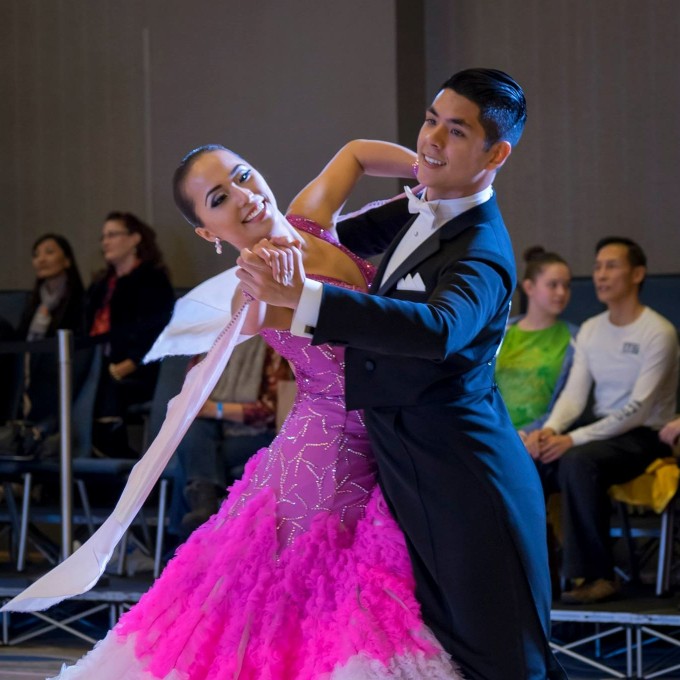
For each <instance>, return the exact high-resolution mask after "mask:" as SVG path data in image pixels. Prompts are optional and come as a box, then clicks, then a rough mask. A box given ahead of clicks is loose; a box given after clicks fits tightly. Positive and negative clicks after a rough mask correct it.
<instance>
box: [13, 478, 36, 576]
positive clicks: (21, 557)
mask: <svg viewBox="0 0 680 680" xmlns="http://www.w3.org/2000/svg"><path fill="white" fill-rule="evenodd" d="M32 486H33V475H31V473H30V472H27V473H26V474H25V475H24V497H23V498H22V499H21V526H20V528H19V554H18V556H17V571H23V570H24V569H25V568H26V543H27V540H28V515H29V512H30V509H31V489H32Z"/></svg>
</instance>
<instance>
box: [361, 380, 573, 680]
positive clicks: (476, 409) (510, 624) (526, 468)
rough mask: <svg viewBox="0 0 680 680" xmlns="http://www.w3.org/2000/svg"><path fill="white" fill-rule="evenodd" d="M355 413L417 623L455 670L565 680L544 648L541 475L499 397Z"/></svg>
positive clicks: (517, 679) (546, 605)
mask: <svg viewBox="0 0 680 680" xmlns="http://www.w3.org/2000/svg"><path fill="white" fill-rule="evenodd" d="M365 415H366V423H367V426H368V431H369V435H370V437H371V441H372V443H373V446H374V451H375V452H376V459H377V461H378V468H379V480H380V484H381V487H382V489H383V492H384V496H385V499H386V501H387V503H388V504H389V506H390V508H391V510H392V512H393V514H394V516H395V518H396V519H397V521H398V522H399V524H400V526H401V528H402V529H403V531H404V534H405V537H406V543H407V546H408V549H409V554H410V557H411V561H412V565H413V571H414V576H415V579H416V596H417V598H418V600H419V602H420V605H421V612H422V616H423V620H424V621H425V623H426V624H427V625H428V626H429V627H430V629H431V630H432V631H433V633H434V634H435V635H436V637H437V638H438V639H439V641H440V642H441V644H442V646H443V647H444V648H445V649H446V650H447V651H448V652H449V653H450V654H451V655H452V657H453V659H454V661H455V662H456V663H457V664H458V665H459V667H460V669H461V671H462V672H463V674H464V675H465V677H466V678H469V679H470V680H545V678H566V675H565V674H564V671H563V670H562V669H561V668H560V666H559V664H558V663H557V661H556V660H555V658H554V656H553V654H552V653H551V652H550V649H549V646H548V636H549V625H550V624H549V616H550V576H549V572H548V559H547V541H546V536H545V530H546V521H545V508H544V503H543V498H542V493H541V486H540V481H539V479H538V475H537V474H536V471H535V469H534V465H533V462H532V461H531V458H530V457H529V455H528V454H527V452H526V449H524V446H523V445H522V444H521V442H520V440H519V437H517V434H516V433H515V431H514V429H513V428H512V426H511V424H510V422H509V419H507V416H506V415H505V407H504V405H503V403H502V401H501V400H500V396H498V395H497V394H496V393H495V392H494V391H479V392H478V393H475V394H471V395H469V396H465V397H464V398H461V399H460V404H456V405H454V406H453V407H450V406H449V405H446V404H441V405H439V404H428V405H426V406H423V407H411V408H395V409H380V410H378V409H375V410H370V411H369V410H367V411H366V412H365ZM532 586H533V587H532Z"/></svg>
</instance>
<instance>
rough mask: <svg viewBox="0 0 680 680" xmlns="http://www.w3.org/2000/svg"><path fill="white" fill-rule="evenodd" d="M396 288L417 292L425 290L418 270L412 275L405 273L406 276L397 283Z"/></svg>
mask: <svg viewBox="0 0 680 680" xmlns="http://www.w3.org/2000/svg"><path fill="white" fill-rule="evenodd" d="M397 290H414V291H417V292H419V293H424V292H425V284H424V283H423V279H422V277H421V276H420V274H419V273H418V272H416V273H415V274H414V275H413V276H411V275H410V274H406V276H405V277H404V278H403V279H401V281H399V282H398V283H397Z"/></svg>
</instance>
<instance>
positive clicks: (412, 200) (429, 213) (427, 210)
mask: <svg viewBox="0 0 680 680" xmlns="http://www.w3.org/2000/svg"><path fill="white" fill-rule="evenodd" d="M404 192H405V193H406V196H407V198H408V211H409V212H410V213H413V214H417V213H420V214H422V215H423V217H426V218H428V222H429V223H430V224H432V223H434V218H435V205H434V203H433V202H429V201H424V200H423V199H422V198H418V196H416V195H415V194H414V193H413V192H412V191H411V189H410V188H409V187H404Z"/></svg>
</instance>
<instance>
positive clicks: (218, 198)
mask: <svg viewBox="0 0 680 680" xmlns="http://www.w3.org/2000/svg"><path fill="white" fill-rule="evenodd" d="M226 198H227V194H224V193H223V194H215V195H214V196H213V197H212V200H211V201H210V207H211V208H216V207H217V206H218V205H220V204H221V203H223V202H224V200H225V199H226Z"/></svg>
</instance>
